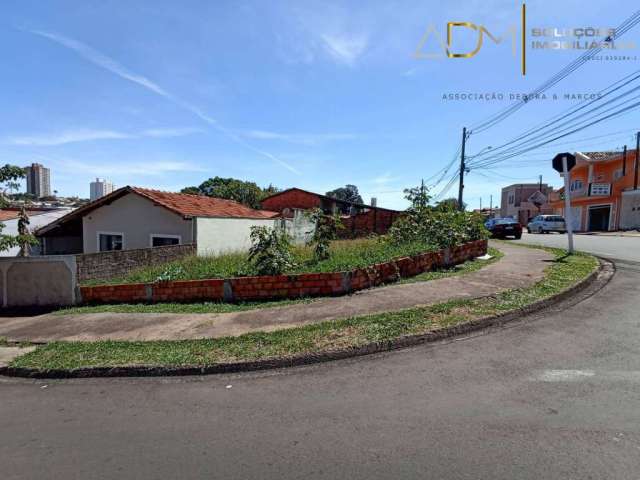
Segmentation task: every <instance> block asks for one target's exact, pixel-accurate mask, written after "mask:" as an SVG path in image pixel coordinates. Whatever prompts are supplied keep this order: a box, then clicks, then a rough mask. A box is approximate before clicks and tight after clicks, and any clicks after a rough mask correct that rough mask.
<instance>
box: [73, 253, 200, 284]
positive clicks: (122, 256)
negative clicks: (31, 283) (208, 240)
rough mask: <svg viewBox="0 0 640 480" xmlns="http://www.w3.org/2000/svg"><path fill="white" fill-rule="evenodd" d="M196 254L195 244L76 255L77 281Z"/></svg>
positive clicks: (122, 273)
mask: <svg viewBox="0 0 640 480" xmlns="http://www.w3.org/2000/svg"><path fill="white" fill-rule="evenodd" d="M195 254H196V244H194V243H189V244H184V245H167V246H164V247H151V248H139V249H135V250H117V251H112V252H98V253H84V254H80V255H76V265H77V267H78V282H80V283H82V282H86V281H87V280H108V279H110V278H114V277H120V276H123V275H125V274H127V273H129V272H130V271H131V270H132V269H135V268H140V267H148V266H152V265H158V264H162V263H166V262H171V261H173V260H177V259H179V258H182V257H186V256H188V255H195Z"/></svg>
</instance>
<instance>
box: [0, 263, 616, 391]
mask: <svg viewBox="0 0 640 480" xmlns="http://www.w3.org/2000/svg"><path fill="white" fill-rule="evenodd" d="M597 258H598V260H599V262H600V266H599V268H597V269H596V270H594V271H593V272H591V273H590V274H589V275H588V276H587V277H586V278H584V279H583V280H581V281H580V282H578V283H576V284H575V285H573V286H571V287H569V288H567V289H566V290H564V291H562V292H560V293H558V294H557V295H554V296H553V297H549V298H546V299H543V300H538V301H536V302H534V303H532V304H530V305H527V306H525V307H523V308H518V309H516V310H512V311H509V312H506V313H503V314H500V315H495V316H491V317H485V318H479V319H476V320H472V321H470V322H467V323H464V324H461V325H456V326H453V327H446V328H441V329H438V330H433V331H431V332H428V333H424V334H420V335H411V336H406V337H400V338H397V339H395V340H390V341H386V342H374V343H369V344H367V345H362V346H359V347H352V348H345V349H340V350H328V351H323V352H318V353H310V354H304V355H297V356H292V357H286V358H275V359H268V360H256V361H252V362H236V363H227V364H219V365H209V366H206V367H197V366H185V367H151V366H149V367H145V366H130V367H127V366H123V367H89V368H79V369H75V370H58V369H53V370H38V369H31V368H15V367H0V375H6V376H10V377H25V378H49V379H65V378H105V377H160V376H186V375H211V374H220V373H238V372H250V371H258V370H269V369H275V368H286V367H296V366H303V365H311V364H314V363H323V362H330V361H333V360H342V359H347V358H352V357H360V356H364V355H371V354H374V353H382V352H388V351H392V350H398V349H401V348H407V347H413V346H417V345H422V344H424V343H430V342H436V341H440V340H445V339H448V338H451V337H456V336H460V335H464V334H468V333H471V332H475V331H479V330H484V329H487V328H491V327H500V326H502V325H504V324H506V323H509V322H512V321H514V320H517V319H520V318H521V317H522V316H525V315H530V314H533V313H537V312H539V311H541V310H544V309H547V308H550V307H552V306H554V305H557V304H559V303H561V302H563V301H564V300H567V299H569V298H570V297H572V296H573V295H574V294H576V293H579V292H582V291H583V290H586V289H587V288H588V287H590V286H592V285H594V284H598V285H597V290H600V289H601V288H602V287H604V286H605V285H606V284H607V283H608V282H609V280H610V279H611V278H612V277H613V275H614V274H615V270H616V268H615V264H614V263H613V262H610V261H609V260H605V259H603V258H600V257H597ZM597 290H595V291H597ZM594 293H595V292H594ZM585 298H586V297H585Z"/></svg>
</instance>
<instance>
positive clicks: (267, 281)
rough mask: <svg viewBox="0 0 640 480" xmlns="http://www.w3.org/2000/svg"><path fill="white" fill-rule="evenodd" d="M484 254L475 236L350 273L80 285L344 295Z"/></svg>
mask: <svg viewBox="0 0 640 480" xmlns="http://www.w3.org/2000/svg"><path fill="white" fill-rule="evenodd" d="M485 253H487V241H486V240H477V241H475V242H469V243H465V244H463V245H458V246H455V247H452V248H447V249H443V250H438V251H436V252H429V253H423V254H420V255H416V256H413V257H402V258H397V259H395V260H392V261H389V262H385V263H380V264H376V265H371V266H370V267H367V268H359V269H355V270H351V271H348V272H337V273H301V274H296V275H275V276H260V277H238V278H229V279H211V280H184V281H168V282H156V283H146V284H145V283H134V284H126V285H98V286H94V287H80V293H81V296H82V302H83V303H139V302H187V301H198V300H200V301H225V302H233V301H246V300H268V299H285V298H292V299H293V298H300V297H317V296H329V295H346V294H348V293H351V292H354V291H357V290H363V289H365V288H370V287H375V286H378V285H382V284H385V283H392V282H395V281H397V280H399V279H400V278H403V277H412V276H415V275H418V274H420V273H423V272H427V271H430V270H432V269H433V268H438V267H446V266H453V265H457V264H459V263H463V262H465V261H466V260H469V259H472V258H475V257H479V256H481V255H484V254H485Z"/></svg>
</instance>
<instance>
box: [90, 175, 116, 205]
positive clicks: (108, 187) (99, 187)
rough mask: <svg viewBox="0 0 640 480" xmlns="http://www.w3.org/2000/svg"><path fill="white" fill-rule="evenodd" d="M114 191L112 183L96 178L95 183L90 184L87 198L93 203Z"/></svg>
mask: <svg viewBox="0 0 640 480" xmlns="http://www.w3.org/2000/svg"><path fill="white" fill-rule="evenodd" d="M114 190H115V189H114V187H113V183H111V182H108V181H107V180H105V179H104V178H96V181H95V182H91V185H90V194H89V198H90V199H91V201H92V202H93V201H94V200H97V199H99V198H101V197H104V196H105V195H109V194H110V193H111V192H113V191H114Z"/></svg>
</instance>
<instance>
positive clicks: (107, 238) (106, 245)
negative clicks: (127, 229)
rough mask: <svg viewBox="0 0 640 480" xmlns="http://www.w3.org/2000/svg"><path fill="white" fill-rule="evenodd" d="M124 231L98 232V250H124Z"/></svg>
mask: <svg viewBox="0 0 640 480" xmlns="http://www.w3.org/2000/svg"><path fill="white" fill-rule="evenodd" d="M123 240H124V235H123V234H122V233H100V232H99V233H98V251H99V252H110V251H112V250H122V246H123V244H124V241H123Z"/></svg>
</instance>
